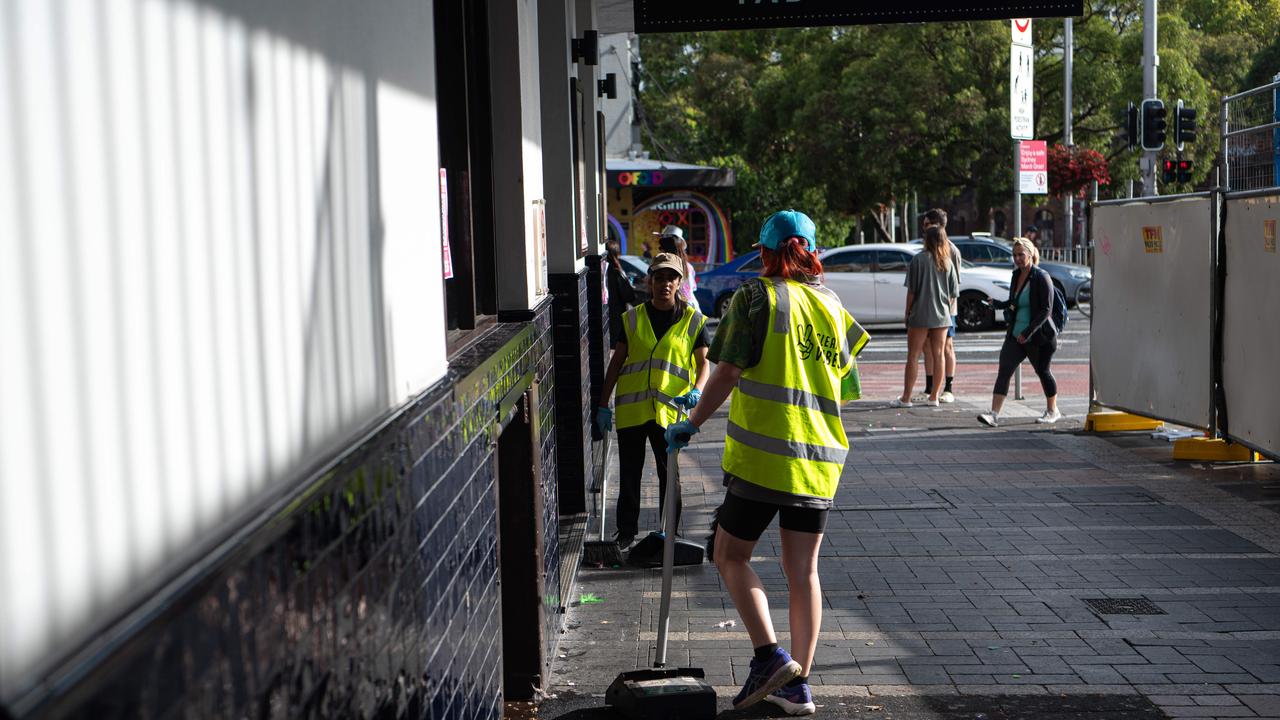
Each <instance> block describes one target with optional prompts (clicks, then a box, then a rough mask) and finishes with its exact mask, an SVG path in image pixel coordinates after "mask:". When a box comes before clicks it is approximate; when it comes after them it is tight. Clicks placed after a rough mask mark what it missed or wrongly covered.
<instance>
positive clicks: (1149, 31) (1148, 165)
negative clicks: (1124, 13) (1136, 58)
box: [1142, 0, 1160, 195]
mask: <svg viewBox="0 0 1280 720" xmlns="http://www.w3.org/2000/svg"><path fill="white" fill-rule="evenodd" d="M1158 67H1160V55H1159V54H1158V53H1157V52H1156V0H1145V2H1144V5H1143V11H1142V97H1143V98H1144V99H1152V98H1155V97H1156V68H1158ZM1159 155H1160V151H1159V150H1146V151H1144V152H1143V153H1142V194H1143V195H1158V194H1159V191H1158V190H1157V189H1156V165H1157V164H1159Z"/></svg>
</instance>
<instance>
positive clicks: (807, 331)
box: [794, 323, 840, 368]
mask: <svg viewBox="0 0 1280 720" xmlns="http://www.w3.org/2000/svg"><path fill="white" fill-rule="evenodd" d="M794 335H795V337H796V349H797V350H799V351H800V359H801V360H806V361H809V362H818V363H823V364H824V365H829V366H831V367H833V368H839V367H840V346H839V344H838V342H837V341H836V338H835V337H834V336H831V335H827V334H824V333H820V332H814V330H813V325H801V324H799V323H797V324H796V332H795V333H794Z"/></svg>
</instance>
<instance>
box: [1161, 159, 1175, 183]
mask: <svg viewBox="0 0 1280 720" xmlns="http://www.w3.org/2000/svg"><path fill="white" fill-rule="evenodd" d="M1161 179H1163V180H1164V181H1165V182H1166V183H1172V182H1174V181H1176V180H1177V179H1178V170H1177V164H1176V163H1174V162H1173V161H1172V160H1165V161H1164V172H1163V173H1161Z"/></svg>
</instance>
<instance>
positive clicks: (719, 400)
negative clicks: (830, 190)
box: [667, 210, 868, 715]
mask: <svg viewBox="0 0 1280 720" xmlns="http://www.w3.org/2000/svg"><path fill="white" fill-rule="evenodd" d="M815 235H816V228H815V227H814V224H813V221H812V220H810V219H809V217H808V216H807V215H805V214H804V213H801V212H797V211H795V210H784V211H782V212H778V213H774V214H773V215H772V216H770V217H769V219H768V220H766V221H765V224H764V227H763V228H761V230H760V242H759V243H758V245H757V247H759V248H760V255H761V259H762V261H763V266H764V270H763V273H762V275H763V276H762V277H761V278H759V279H756V280H752V281H750V282H747V283H744V284H743V286H742V287H740V288H739V289H738V291H737V292H736V293H734V295H733V299H732V300H731V301H730V305H729V310H728V312H727V313H725V316H724V317H723V318H721V320H720V327H719V329H718V330H717V331H716V338H715V341H714V342H713V343H712V345H711V350H710V352H709V353H708V357H709V358H710V359H711V360H712V361H714V362H715V363H716V369H715V372H713V373H712V374H711V379H710V380H709V381H708V382H707V388H706V396H705V397H704V398H703V400H702V402H700V403H698V405H697V407H695V408H694V409H693V411H692V412H691V413H690V414H689V419H688V420H687V421H682V422H677V423H675V424H673V425H671V426H670V427H668V428H667V442H668V445H669V447H670V449H672V450H676V449H679V448H682V447H684V446H686V445H687V444H688V442H689V439H690V437H691V436H692V435H694V434H695V433H697V432H698V429H699V428H700V427H701V426H702V424H703V423H705V422H706V421H707V419H708V418H710V417H711V414H712V413H714V412H715V411H716V410H717V409H718V408H719V407H720V405H721V404H723V403H724V401H725V400H726V399H727V398H729V396H730V393H731V392H732V397H733V401H732V403H731V405H730V408H729V423H728V429H727V431H726V433H725V441H724V461H723V468H724V473H725V486H726V491H725V498H724V502H723V504H721V506H720V508H719V509H718V510H717V511H716V523H715V535H714V536H713V537H714V542H713V543H712V550H711V556H712V557H711V559H712V560H713V561H714V562H715V564H716V567H717V568H718V569H719V570H720V575H721V577H722V578H723V579H724V584H725V587H726V588H727V589H728V590H729V595H730V597H731V598H732V599H733V603H734V605H735V606H736V607H737V609H738V614H739V615H740V616H741V617H742V622H743V625H745V626H746V628H747V633H748V634H749V635H750V636H751V641H752V645H753V646H754V647H755V657H754V658H753V659H752V660H751V668H750V673H749V675H748V677H747V681H746V684H745V685H744V686H743V688H742V691H741V692H739V693H738V696H737V697H736V698H734V707H735V708H741V707H746V706H748V705H752V704H754V703H756V702H758V701H760V700H768V701H769V702H771V703H773V704H775V705H778V706H779V707H781V708H782V709H783V710H785V711H786V712H788V713H790V714H793V715H803V714H809V713H812V712H814V707H815V706H814V704H813V695H812V693H811V692H810V690H809V685H808V677H809V668H810V667H811V665H812V663H813V655H814V651H815V648H816V647H817V643H818V628H819V627H820V626H821V624H822V591H821V587H820V584H819V581H818V571H817V567H818V549H819V547H820V546H821V544H822V533H823V530H824V529H825V527H826V521H827V514H828V512H829V511H830V508H831V501H832V498H833V497H835V494H836V486H837V485H838V484H839V482H840V473H841V470H842V469H843V468H844V460H845V455H846V454H847V453H848V450H849V441H848V438H847V437H846V436H845V432H844V426H843V425H842V424H841V420H840V406H841V404H842V403H843V402H845V401H847V400H854V399H857V398H858V396H859V392H860V391H859V385H858V374H857V364H856V362H855V359H854V358H855V357H856V356H857V354H858V353H859V352H861V350H862V348H863V347H864V346H865V345H866V343H867V340H868V336H867V333H866V331H865V330H863V329H862V327H861V326H859V325H858V323H856V322H854V319H853V317H852V316H851V315H850V314H849V313H848V311H846V310H845V309H844V306H843V305H842V304H841V303H840V300H839V298H837V297H836V295H835V293H833V292H832V291H831V290H828V289H827V288H826V287H824V286H823V285H822V263H821V262H820V261H819V260H818V257H817V255H815V254H814V253H815V252H816V250H817V247H816V242H815ZM775 515H778V516H779V521H778V525H779V527H780V529H781V533H780V534H781V538H782V569H783V572H784V573H786V576H787V585H788V587H789V596H790V604H791V613H790V620H791V628H790V630H791V649H792V652H794V653H795V655H794V658H793V657H792V655H790V654H788V652H787V651H786V650H785V649H783V648H780V647H779V646H778V640H777V636H776V635H775V634H774V631H773V624H772V622H771V621H770V618H769V604H768V600H767V599H766V596H765V593H764V586H763V584H762V583H761V582H760V578H759V576H757V575H756V573H755V571H754V570H752V569H751V564H750V560H751V554H752V550H753V549H754V548H755V545H756V542H757V541H758V540H759V539H760V535H761V533H763V532H764V530H765V528H766V527H768V525H769V524H770V523H771V522H773V518H774V516H775Z"/></svg>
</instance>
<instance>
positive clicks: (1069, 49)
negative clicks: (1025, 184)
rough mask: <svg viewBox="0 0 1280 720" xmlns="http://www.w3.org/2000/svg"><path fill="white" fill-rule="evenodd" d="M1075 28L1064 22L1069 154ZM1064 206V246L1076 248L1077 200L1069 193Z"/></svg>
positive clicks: (1064, 135)
mask: <svg viewBox="0 0 1280 720" xmlns="http://www.w3.org/2000/svg"><path fill="white" fill-rule="evenodd" d="M1074 35H1075V28H1074V22H1073V21H1072V19H1071V18H1067V19H1066V20H1064V21H1063V30H1062V52H1063V66H1062V67H1063V70H1062V72H1063V79H1062V102H1063V105H1064V106H1065V108H1064V110H1063V113H1062V145H1063V146H1064V147H1066V148H1067V151H1068V152H1069V151H1070V150H1071V148H1072V146H1073V145H1075V139H1074V138H1073V137H1072V136H1071V102H1072V98H1071V62H1072V59H1073V56H1074V55H1075V37H1074ZM1063 205H1065V206H1066V213H1065V214H1064V215H1063V217H1062V231H1063V232H1064V233H1065V234H1066V237H1065V238H1064V242H1063V245H1065V246H1067V247H1069V248H1072V249H1073V250H1074V248H1075V244H1076V243H1075V236H1074V234H1073V233H1072V232H1071V231H1072V229H1073V227H1072V226H1073V225H1074V223H1075V215H1076V198H1075V195H1073V194H1071V193H1067V195H1066V197H1064V198H1063Z"/></svg>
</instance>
